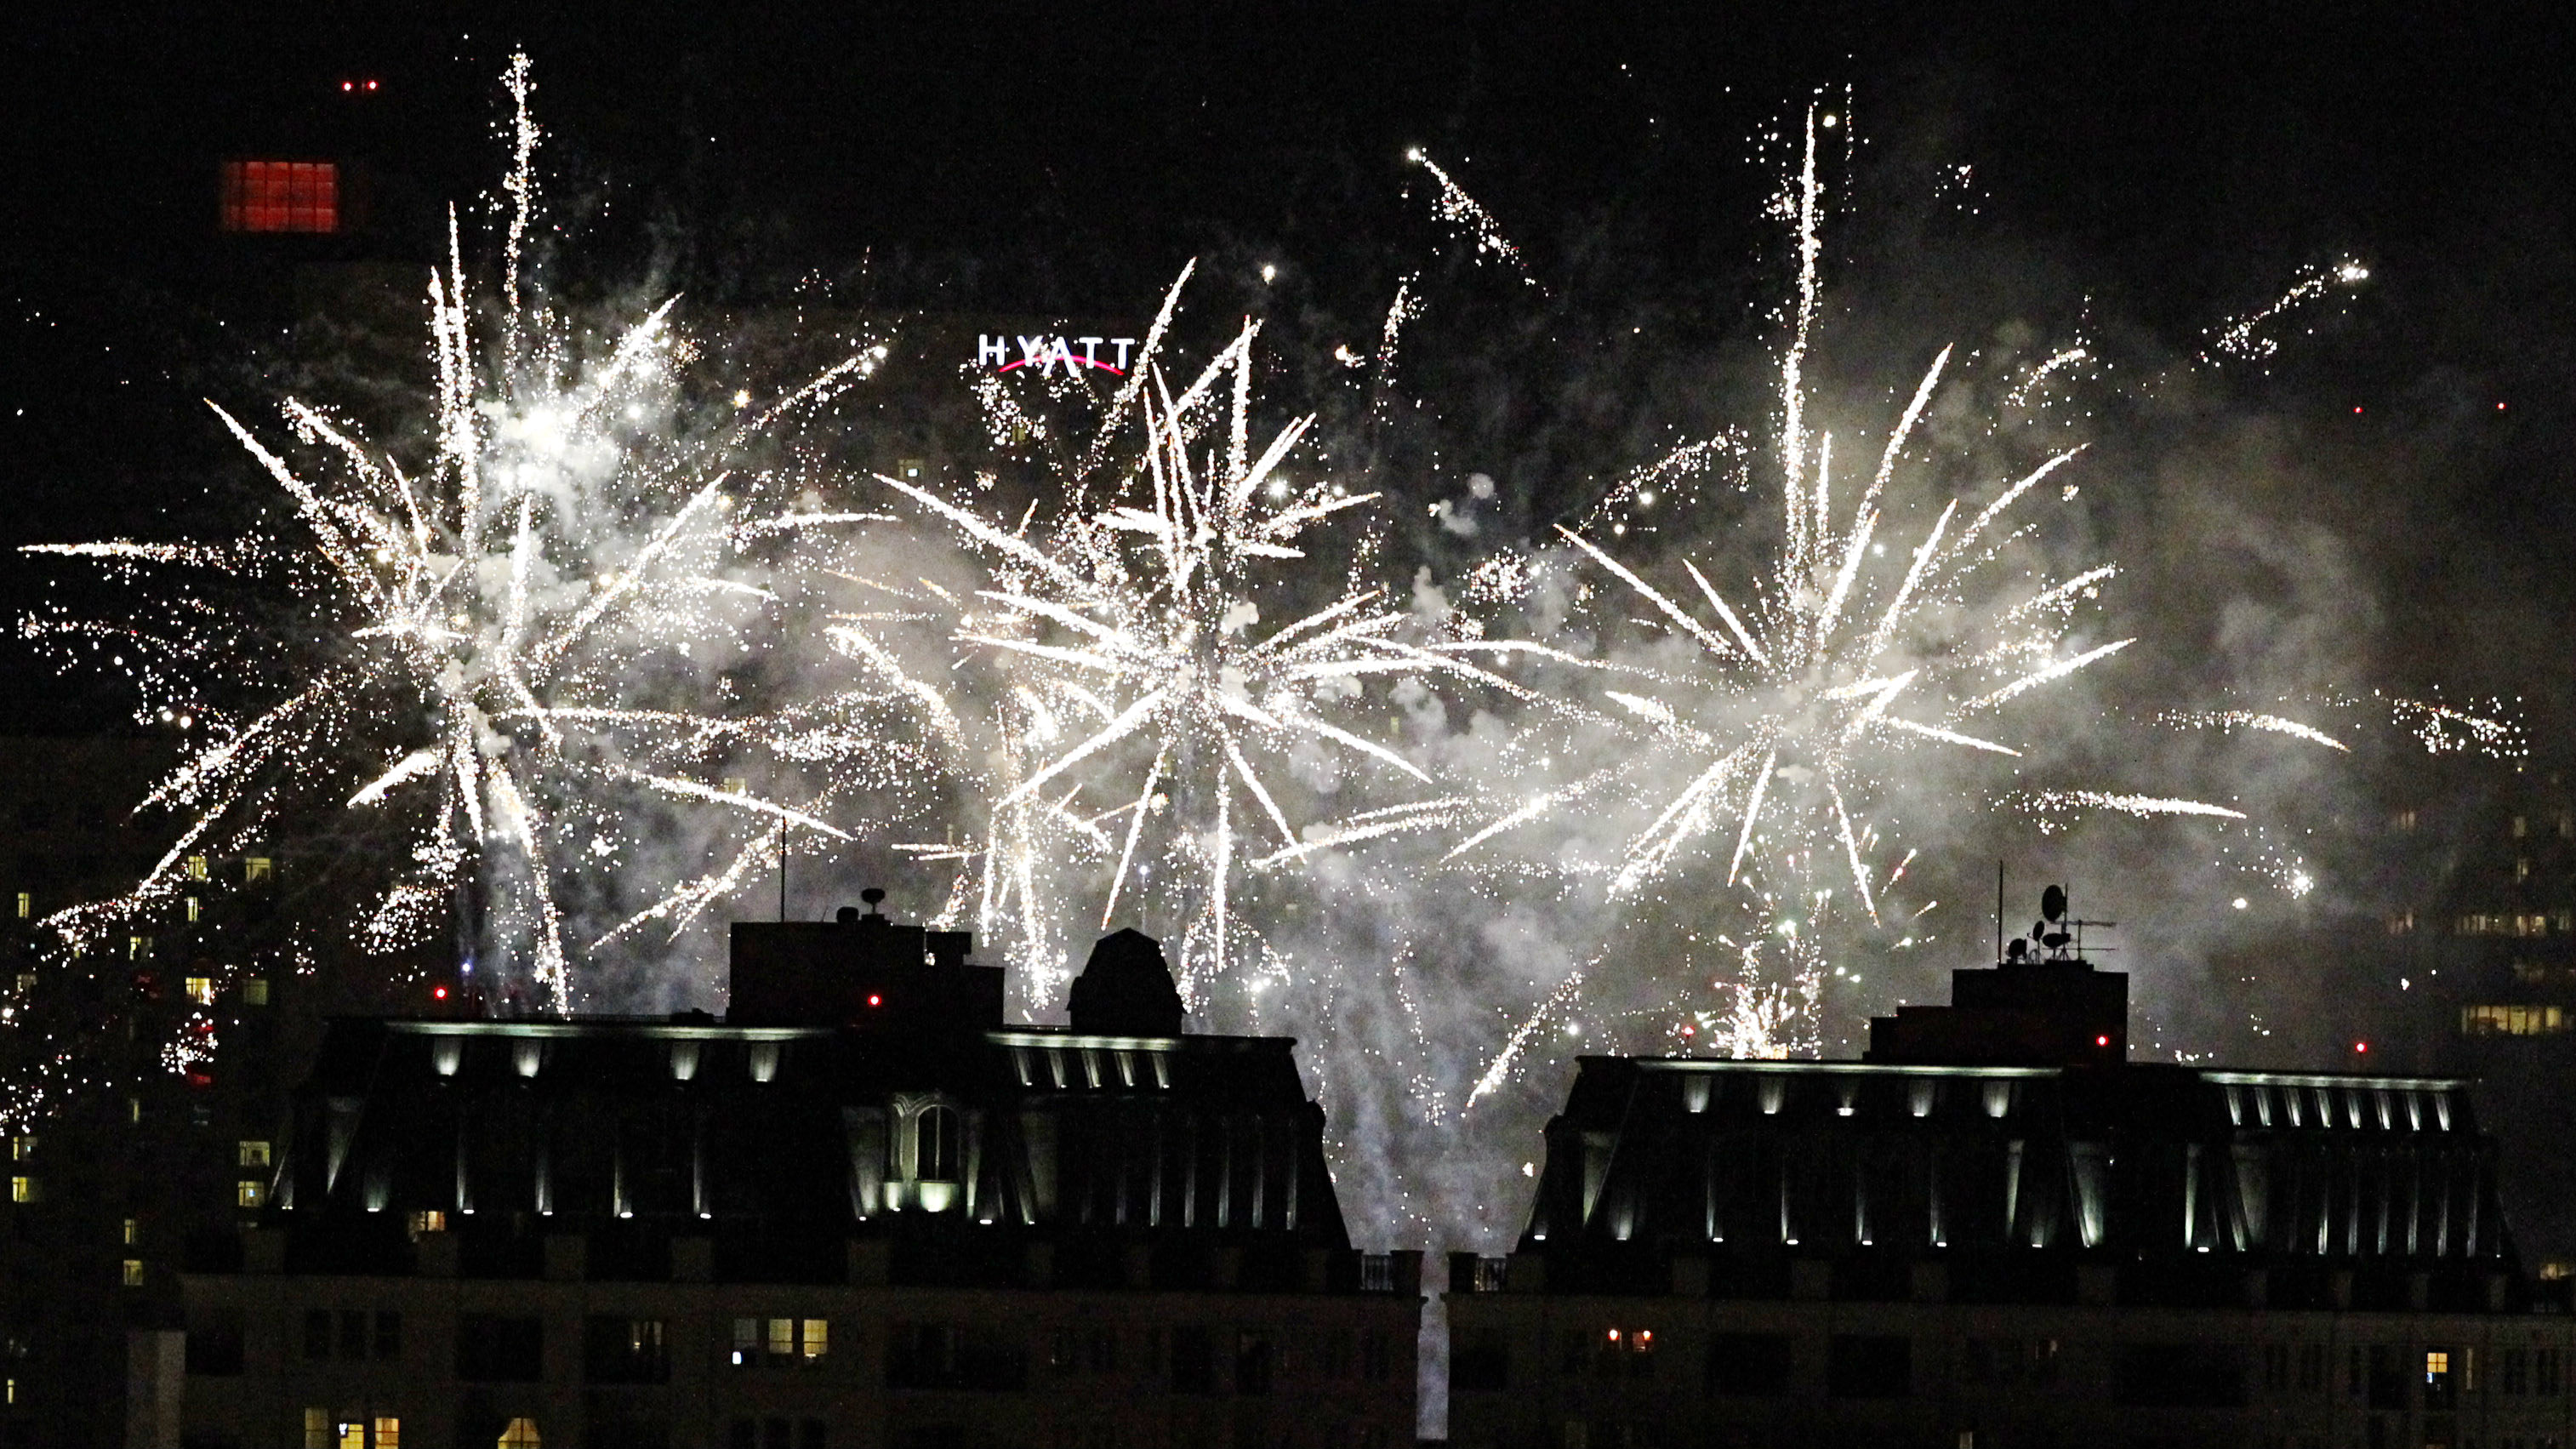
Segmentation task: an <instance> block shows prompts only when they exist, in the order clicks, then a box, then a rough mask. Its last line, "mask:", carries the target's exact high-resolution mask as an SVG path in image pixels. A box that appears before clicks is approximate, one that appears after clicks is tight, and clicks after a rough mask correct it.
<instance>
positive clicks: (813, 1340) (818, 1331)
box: [799, 1318, 832, 1363]
mask: <svg viewBox="0 0 2576 1449" xmlns="http://www.w3.org/2000/svg"><path fill="white" fill-rule="evenodd" d="M799 1329H800V1333H799V1338H800V1344H801V1350H800V1351H801V1352H802V1354H803V1356H804V1358H805V1361H806V1362H807V1363H812V1362H813V1361H814V1360H816V1359H818V1358H821V1357H822V1356H823V1355H824V1354H826V1353H828V1352H830V1351H831V1348H832V1324H831V1321H830V1320H829V1319H823V1318H808V1319H805V1320H804V1321H803V1322H802V1323H801V1324H800V1325H799Z"/></svg>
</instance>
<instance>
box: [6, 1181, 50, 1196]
mask: <svg viewBox="0 0 2576 1449" xmlns="http://www.w3.org/2000/svg"><path fill="white" fill-rule="evenodd" d="M42 1195H43V1193H42V1191H41V1190H40V1189H39V1187H38V1185H37V1183H36V1180H35V1179H34V1178H32V1177H13V1178H11V1179H9V1201H11V1202H34V1201H35V1200H36V1199H37V1198H39V1197H41V1196H42Z"/></svg>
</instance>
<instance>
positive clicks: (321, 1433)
mask: <svg viewBox="0 0 2576 1449" xmlns="http://www.w3.org/2000/svg"><path fill="white" fill-rule="evenodd" d="M304 1449H331V1411H330V1410H329V1409H315V1408H307V1409H306V1410H305V1411H304Z"/></svg>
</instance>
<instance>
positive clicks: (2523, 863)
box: [2513, 856, 2531, 882]
mask: <svg viewBox="0 0 2576 1449" xmlns="http://www.w3.org/2000/svg"><path fill="white" fill-rule="evenodd" d="M2513 878H2514V880H2515V881H2516V882H2521V881H2527V880H2529V879H2531V858H2530V857H2529V856H2524V857H2521V858H2519V859H2517V860H2515V861H2514V863H2513Z"/></svg>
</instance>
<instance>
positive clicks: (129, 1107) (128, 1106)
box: [125, 1097, 143, 1122]
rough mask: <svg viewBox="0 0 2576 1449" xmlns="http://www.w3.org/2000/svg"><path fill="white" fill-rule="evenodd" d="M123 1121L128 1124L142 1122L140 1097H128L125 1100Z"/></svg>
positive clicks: (141, 1100)
mask: <svg viewBox="0 0 2576 1449" xmlns="http://www.w3.org/2000/svg"><path fill="white" fill-rule="evenodd" d="M125 1120H126V1121H128V1122H140V1121H142V1120H143V1099H142V1098H141V1097H128V1098H126V1099H125Z"/></svg>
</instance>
